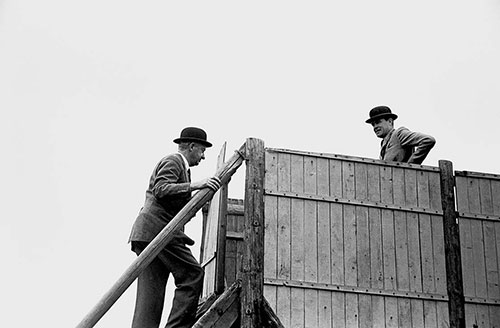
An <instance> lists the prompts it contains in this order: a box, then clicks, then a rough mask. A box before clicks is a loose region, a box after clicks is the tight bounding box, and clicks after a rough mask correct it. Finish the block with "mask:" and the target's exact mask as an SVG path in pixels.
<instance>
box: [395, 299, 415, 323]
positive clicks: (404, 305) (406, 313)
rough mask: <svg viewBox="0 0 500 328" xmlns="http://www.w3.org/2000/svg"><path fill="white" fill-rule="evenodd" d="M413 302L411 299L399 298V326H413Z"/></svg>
mask: <svg viewBox="0 0 500 328" xmlns="http://www.w3.org/2000/svg"><path fill="white" fill-rule="evenodd" d="M411 326H412V325H411V302H410V299H407V298H400V299H398V327H411Z"/></svg>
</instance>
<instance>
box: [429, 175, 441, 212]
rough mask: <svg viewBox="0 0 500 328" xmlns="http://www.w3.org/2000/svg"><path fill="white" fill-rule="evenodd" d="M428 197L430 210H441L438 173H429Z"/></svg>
mask: <svg viewBox="0 0 500 328" xmlns="http://www.w3.org/2000/svg"><path fill="white" fill-rule="evenodd" d="M429 195H430V208H431V209H433V210H442V209H443V207H442V201H441V180H440V177H439V173H434V172H430V173H429Z"/></svg>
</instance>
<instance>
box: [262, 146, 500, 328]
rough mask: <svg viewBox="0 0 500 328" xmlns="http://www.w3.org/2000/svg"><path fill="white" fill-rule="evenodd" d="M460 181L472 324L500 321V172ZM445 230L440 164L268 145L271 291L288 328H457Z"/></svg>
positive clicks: (273, 304)
mask: <svg viewBox="0 0 500 328" xmlns="http://www.w3.org/2000/svg"><path fill="white" fill-rule="evenodd" d="M456 179H457V194H458V195H457V200H458V206H459V207H458V209H459V211H460V237H461V240H462V242H461V251H462V267H463V276H464V290H465V297H466V302H467V303H466V306H465V309H466V322H467V325H466V326H467V327H476V326H473V325H474V324H476V325H477V327H499V325H500V306H499V305H500V304H499V286H498V285H499V275H498V272H499V263H500V259H499V254H500V220H499V218H498V215H499V214H500V179H499V177H498V176H493V175H482V176H480V177H479V176H474V177H472V176H470V175H463V174H462V175H460V174H457V178H456ZM452 221H453V220H452ZM444 233H445V232H444V230H443V210H442V203H441V188H440V170H439V168H437V167H429V166H420V165H409V164H401V163H392V164H389V163H386V162H382V161H378V160H370V159H366V158H355V157H348V156H340V155H333V154H317V153H309V152H299V151H291V150H284V149H267V150H266V179H265V256H264V261H265V265H264V277H265V285H264V296H265V297H266V299H267V300H268V301H269V303H270V304H271V307H272V308H273V309H274V310H275V312H276V313H277V315H278V317H279V318H280V319H281V321H282V323H283V324H284V326H285V327H307V328H311V327H449V326H450V318H449V309H448V306H449V304H448V303H449V296H448V292H447V276H449V275H450V274H451V276H454V275H455V276H456V272H447V269H446V258H445V238H444V237H445V236H444ZM457 237H458V236H457ZM457 240H458V238H457ZM457 271H460V270H457ZM459 277H460V276H459ZM462 299H463V296H462ZM462 304H463V302H462ZM454 319H455V318H454ZM462 321H463V320H462Z"/></svg>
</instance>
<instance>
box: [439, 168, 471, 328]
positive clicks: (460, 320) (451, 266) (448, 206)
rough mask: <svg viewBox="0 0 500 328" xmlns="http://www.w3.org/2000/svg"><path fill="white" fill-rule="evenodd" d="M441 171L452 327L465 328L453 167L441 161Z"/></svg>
mask: <svg viewBox="0 0 500 328" xmlns="http://www.w3.org/2000/svg"><path fill="white" fill-rule="evenodd" d="M439 169H440V180H441V201H442V207H443V232H444V248H445V254H446V272H447V274H446V281H447V290H448V297H449V307H448V308H449V319H450V326H451V327H461V328H462V327H465V305H464V298H463V279H462V271H461V269H462V264H461V255H460V236H459V231H458V228H459V226H458V224H457V221H456V209H455V190H454V186H455V178H454V176H453V165H452V163H451V162H449V161H443V160H440V161H439Z"/></svg>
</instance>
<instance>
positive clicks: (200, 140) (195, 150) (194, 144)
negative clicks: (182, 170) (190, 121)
mask: <svg viewBox="0 0 500 328" xmlns="http://www.w3.org/2000/svg"><path fill="white" fill-rule="evenodd" d="M174 142H175V143H176V144H179V151H180V152H181V153H182V154H183V155H184V156H185V157H186V159H187V161H188V163H189V166H196V165H198V164H200V162H201V160H202V159H205V149H206V148H209V147H212V144H211V143H210V142H208V141H207V133H206V132H205V131H203V130H202V129H200V128H195V127H187V128H185V129H183V130H182V131H181V136H180V137H179V138H177V139H174Z"/></svg>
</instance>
